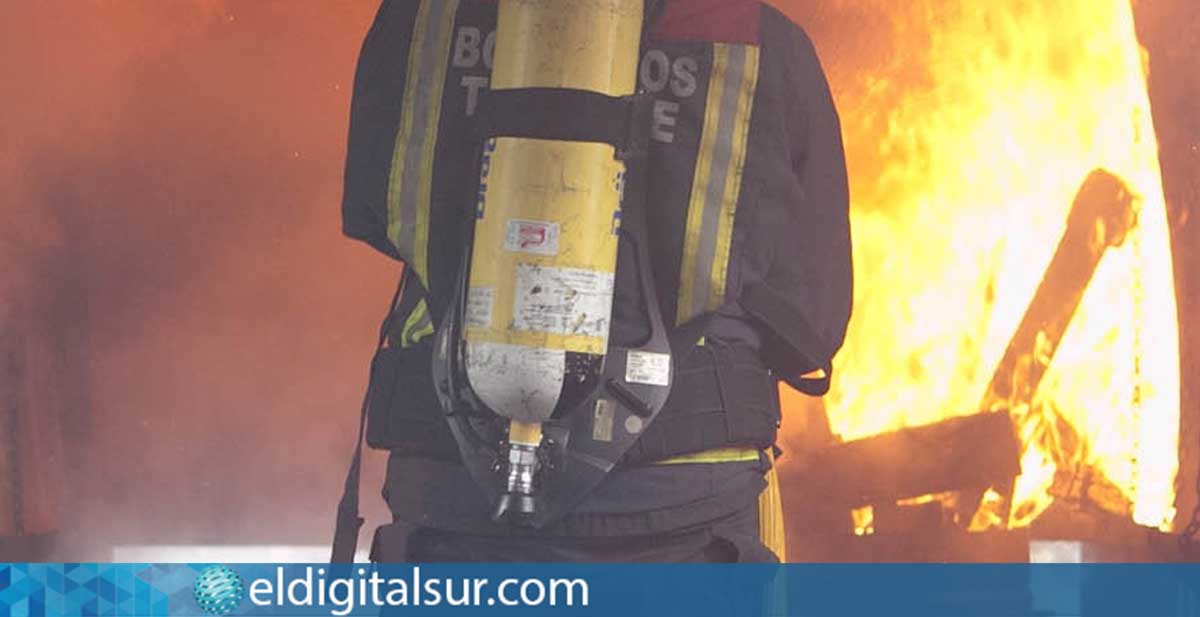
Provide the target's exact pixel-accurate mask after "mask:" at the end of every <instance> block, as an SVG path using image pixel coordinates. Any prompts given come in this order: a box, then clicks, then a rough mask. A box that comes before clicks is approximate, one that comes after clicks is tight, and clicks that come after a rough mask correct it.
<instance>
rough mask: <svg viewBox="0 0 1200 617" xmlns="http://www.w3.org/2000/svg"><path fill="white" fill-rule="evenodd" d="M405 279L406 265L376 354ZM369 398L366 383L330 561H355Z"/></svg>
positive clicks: (384, 340)
mask: <svg viewBox="0 0 1200 617" xmlns="http://www.w3.org/2000/svg"><path fill="white" fill-rule="evenodd" d="M407 279H408V268H405V269H404V270H403V271H402V272H401V273H400V282H399V283H398V284H397V285H396V293H395V294H393V295H392V303H391V304H389V305H388V312H387V315H386V316H385V317H384V318H383V322H382V323H381V324H380V325H379V340H378V342H377V343H376V344H375V357H378V352H379V350H380V349H382V348H383V346H384V343H385V342H386V341H387V337H388V332H390V331H391V328H392V320H393V319H395V315H396V306H397V304H398V303H399V302H400V298H401V297H402V296H403V295H404V284H405V282H406V281H407ZM371 368H372V371H371V373H372V374H373V373H374V368H375V359H374V358H372V360H371ZM370 398H371V386H370V383H369V382H368V385H367V392H366V394H365V395H364V396H363V401H362V410H361V413H360V417H359V420H358V437H357V438H356V439H355V440H354V456H353V457H352V458H351V459H350V470H349V471H348V472H346V483H345V486H344V488H343V489H342V499H341V501H339V502H338V507H337V523H336V525H335V527H334V531H333V554H332V556H331V557H330V563H354V553H355V552H357V551H358V532H359V530H361V529H362V524H363V518H362V517H361V516H359V512H358V502H359V499H358V489H359V484H360V481H361V478H362V453H363V436H364V434H365V433H366V429H367V401H369V400H370Z"/></svg>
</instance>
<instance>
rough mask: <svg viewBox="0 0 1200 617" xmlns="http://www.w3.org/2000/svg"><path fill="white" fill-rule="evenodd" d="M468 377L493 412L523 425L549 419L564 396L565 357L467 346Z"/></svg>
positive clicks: (485, 345) (544, 351)
mask: <svg viewBox="0 0 1200 617" xmlns="http://www.w3.org/2000/svg"><path fill="white" fill-rule="evenodd" d="M466 365H467V377H468V378H469V379H470V381H471V388H472V389H474V390H475V394H476V395H478V396H479V398H480V400H482V401H483V402H484V403H485V404H486V405H487V406H488V407H489V408H491V410H492V411H494V412H496V413H497V414H500V415H502V416H504V417H506V418H513V419H516V420H521V421H523V422H544V421H546V420H548V419H550V414H552V413H553V412H554V407H555V405H557V404H558V395H559V393H561V392H562V386H563V375H564V373H565V367H566V353H565V352H562V351H558V350H554V349H545V348H542V347H524V346H521V345H503V344H500V343H483V342H477V343H468V344H467V354H466Z"/></svg>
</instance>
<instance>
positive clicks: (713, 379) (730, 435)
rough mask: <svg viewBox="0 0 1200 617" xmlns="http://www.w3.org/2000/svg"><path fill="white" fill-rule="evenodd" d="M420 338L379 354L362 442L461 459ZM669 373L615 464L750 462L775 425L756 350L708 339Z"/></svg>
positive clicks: (772, 394) (773, 396)
mask: <svg viewBox="0 0 1200 617" xmlns="http://www.w3.org/2000/svg"><path fill="white" fill-rule="evenodd" d="M429 353H430V349H429V345H427V341H421V343H420V344H417V345H414V346H411V347H408V348H404V349H401V348H399V347H393V348H388V349H381V350H380V353H379V357H378V358H377V359H376V362H375V364H374V366H373V369H374V370H373V371H372V375H371V381H372V384H371V387H370V388H369V392H370V395H369V397H368V398H369V405H368V407H369V418H368V428H367V443H368V445H370V446H371V447H372V448H375V449H379V450H392V451H396V452H399V453H402V454H406V455H412V456H421V457H428V458H436V459H440V460H447V461H461V457H460V454H459V451H458V448H457V447H456V446H455V445H454V439H453V437H452V436H451V434H450V428H449V426H448V425H447V424H446V422H445V420H444V419H443V418H442V417H441V414H440V413H439V412H438V410H437V406H436V404H435V402H436V401H435V399H434V395H433V385H432V378H431V377H430V376H429V372H428V371H429V359H428V358H429V355H428V354H429ZM686 356H687V357H686V359H685V360H684V361H683V362H682V363H681V366H679V367H677V368H676V371H675V384H674V387H673V388H672V389H671V396H670V397H669V398H668V399H667V403H666V405H665V406H664V408H663V410H662V412H660V413H659V416H658V418H657V419H656V420H655V421H654V423H653V424H651V425H650V427H649V428H648V429H646V432H645V434H643V435H642V437H641V438H640V439H639V440H638V442H637V443H635V444H634V446H633V448H631V449H630V451H629V453H628V454H627V455H626V457H625V459H624V460H623V461H622V464H625V465H646V464H652V463H664V462H666V463H714V462H734V461H742V460H754V459H755V458H756V457H757V453H756V451H757V450H759V449H762V448H767V447H770V446H771V445H773V444H774V441H775V431H776V429H777V428H778V426H779V398H778V394H777V390H776V385H775V380H774V378H773V377H772V376H771V375H770V374H769V373H768V372H767V370H766V369H765V368H764V367H763V366H762V362H761V360H760V359H759V357H758V354H757V352H755V351H754V350H753V349H750V348H749V347H746V346H744V345H726V344H721V343H719V342H716V341H711V342H709V343H707V344H704V345H698V346H697V347H696V348H695V349H693V350H692V352H691V353H689V354H686Z"/></svg>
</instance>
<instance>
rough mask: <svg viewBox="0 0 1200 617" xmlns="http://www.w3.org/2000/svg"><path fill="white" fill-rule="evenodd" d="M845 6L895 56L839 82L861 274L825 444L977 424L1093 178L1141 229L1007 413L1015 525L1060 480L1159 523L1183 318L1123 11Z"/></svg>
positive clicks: (1173, 457) (1067, 1)
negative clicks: (973, 419) (872, 22)
mask: <svg viewBox="0 0 1200 617" xmlns="http://www.w3.org/2000/svg"><path fill="white" fill-rule="evenodd" d="M843 4H847V5H848V4H854V5H855V6H856V7H860V8H861V7H862V6H863V5H864V4H865V5H867V6H868V8H870V9H872V10H876V11H879V12H880V13H882V14H885V15H887V16H888V17H889V18H890V19H891V25H892V27H893V28H894V33H893V34H894V35H895V37H896V40H898V41H899V42H900V43H899V47H898V48H897V53H892V54H889V55H888V56H887V61H886V62H884V63H883V64H882V65H878V64H877V65H873V66H858V67H855V68H854V70H850V71H846V70H843V71H841V72H840V73H839V72H837V71H834V72H831V77H832V78H833V79H832V86H833V89H834V93H835V96H836V97H837V99H838V103H839V107H840V110H841V113H842V120H843V125H844V126H843V128H844V133H845V136H846V146H847V160H848V161H849V163H850V172H851V192H852V195H853V203H852V220H853V232H854V259H855V274H856V281H855V286H856V292H855V305H854V306H855V313H854V317H853V320H852V322H851V326H850V332H849V335H848V339H847V342H846V346H845V348H844V349H843V351H842V352H841V354H840V355H839V356H838V358H837V362H836V364H837V369H838V370H837V372H836V375H837V378H836V380H835V383H834V388H833V390H832V392H831V393H830V395H829V397H828V399H827V406H828V409H829V416H830V422H831V424H832V426H833V429H834V431H835V432H837V433H839V434H840V435H841V436H842V437H843V438H845V439H853V438H859V437H865V436H869V435H872V434H876V433H879V432H883V431H887V430H894V429H898V428H901V427H904V426H909V425H918V424H925V423H930V422H936V421H938V420H941V419H945V418H947V417H951V416H955V415H964V414H972V413H977V412H979V411H982V410H980V409H979V401H980V399H981V398H982V395H983V393H984V389H985V388H986V386H987V385H988V382H989V380H990V378H991V376H992V372H993V371H994V370H995V367H996V365H997V363H998V361H999V360H1000V358H1001V356H1002V355H1003V353H1004V351H1005V348H1006V346H1007V344H1008V341H1009V339H1010V337H1011V336H1012V334H1013V332H1014V330H1015V329H1016V327H1017V325H1018V323H1019V322H1020V320H1021V318H1022V316H1023V314H1024V311H1025V308H1026V307H1027V306H1028V304H1029V301H1030V299H1031V298H1032V296H1033V294H1034V291H1035V289H1036V287H1037V285H1038V284H1039V282H1040V281H1041V278H1042V273H1043V272H1044V270H1045V268H1046V266H1047V264H1048V263H1049V261H1050V258H1051V255H1052V254H1053V252H1054V250H1055V247H1056V246H1057V244H1058V242H1059V239H1060V237H1061V236H1062V234H1063V230H1064V226H1065V222H1066V214H1067V211H1068V209H1069V207H1070V205H1071V203H1072V200H1073V198H1074V196H1075V193H1076V191H1078V189H1079V187H1080V185H1081V184H1082V182H1083V180H1084V178H1085V177H1087V175H1088V173H1089V172H1090V171H1091V170H1093V169H1096V168H1103V169H1106V170H1108V171H1110V172H1112V173H1113V174H1115V175H1117V176H1119V177H1121V178H1122V179H1123V180H1124V181H1125V182H1126V183H1127V185H1128V186H1129V187H1130V188H1131V189H1132V190H1133V192H1134V193H1135V194H1136V197H1137V202H1136V205H1135V207H1136V208H1137V211H1138V212H1137V214H1138V222H1137V225H1136V227H1135V228H1134V229H1133V230H1132V231H1131V233H1130V235H1129V237H1128V239H1127V240H1126V242H1125V243H1124V244H1123V245H1122V246H1120V247H1118V248H1113V249H1109V250H1108V252H1107V253H1106V254H1105V256H1104V258H1103V260H1102V261H1101V263H1100V266H1099V268H1098V270H1097V271H1096V274H1095V276H1094V277H1093V279H1092V281H1091V284H1090V285H1089V287H1088V289H1087V291H1086V293H1085V295H1084V298H1083V301H1082V304H1081V305H1080V307H1079V310H1078V311H1077V312H1076V314H1075V316H1074V318H1073V320H1072V322H1071V325H1070V326H1069V327H1068V329H1067V332H1066V334H1065V336H1064V338H1063V340H1062V342H1061V344H1060V346H1059V347H1058V350H1057V353H1056V355H1055V356H1054V358H1053V361H1052V362H1051V364H1050V366H1049V369H1048V371H1047V373H1046V375H1045V378H1044V380H1043V381H1042V383H1041V385H1040V387H1039V389H1038V390H1037V391H1036V394H1035V396H1034V399H1033V401H1032V404H1031V405H1025V406H1023V407H1022V408H1015V409H1012V410H1011V411H1012V413H1013V416H1014V418H1015V419H1016V420H1017V421H1018V434H1019V436H1020V438H1021V440H1022V443H1023V444H1024V446H1025V450H1024V454H1023V456H1022V461H1021V462H1022V469H1023V471H1024V473H1023V475H1022V476H1021V477H1020V478H1019V479H1018V482H1017V487H1016V495H1015V500H1014V501H1015V508H1014V510H1013V517H1012V519H1010V520H1009V521H1008V523H1009V524H1010V525H1013V526H1019V525H1025V524H1028V523H1030V522H1031V521H1032V520H1034V519H1035V518H1036V517H1037V516H1038V514H1040V513H1041V512H1042V511H1043V510H1044V509H1045V508H1046V507H1048V506H1049V504H1050V503H1051V502H1052V501H1053V497H1052V496H1051V495H1050V488H1051V485H1052V484H1053V483H1054V480H1055V473H1056V471H1058V472H1059V473H1060V475H1061V474H1068V475H1069V474H1074V473H1078V472H1079V471H1080V470H1081V469H1088V470H1093V471H1095V472H1097V473H1098V474H1100V475H1102V476H1103V477H1104V478H1105V479H1107V481H1108V482H1109V483H1111V484H1112V485H1113V486H1115V487H1116V489H1117V491H1118V492H1119V494H1120V495H1122V496H1123V497H1124V498H1125V499H1126V500H1127V505H1128V510H1129V512H1128V514H1131V515H1132V517H1133V520H1135V521H1136V522H1138V523H1140V524H1143V525H1148V526H1153V527H1160V528H1164V529H1167V528H1169V527H1170V525H1171V521H1172V519H1173V518H1174V498H1175V492H1174V486H1173V484H1174V479H1175V474H1176V472H1177V467H1178V457H1177V444H1178V437H1179V436H1178V428H1179V371H1178V366H1179V363H1178V331H1177V316H1176V306H1175V296H1174V289H1173V282H1172V280H1173V279H1172V264H1171V254H1170V245H1169V240H1168V229H1167V222H1166V208H1165V202H1164V198H1163V191H1162V180H1161V172H1160V170H1159V166H1158V159H1157V143H1156V139H1155V135H1154V131H1153V126H1152V122H1151V115H1150V103H1149V98H1148V94H1147V86H1146V74H1145V70H1144V66H1143V58H1142V55H1141V49H1140V47H1139V45H1138V42H1137V39H1136V35H1135V32H1134V24H1133V14H1132V9H1131V6H1130V4H1129V2H1128V1H1127V0H1061V1H1060V2H1054V3H1035V2H1025V1H1021V0H1002V1H999V2H989V3H979V2H975V1H974V0H945V1H938V0H920V1H916V2H904V3H894V2H890V1H888V2H885V1H883V0H868V1H866V2H862V1H858V2H853V3H849V2H844V3H843ZM1034 353H1039V352H1038V351H1037V350H1035V351H1034ZM1064 425H1065V426H1067V427H1069V428H1070V429H1071V430H1070V433H1071V434H1072V435H1073V438H1070V439H1067V438H1063V437H1062V435H1061V434H1060V432H1059V431H1058V430H1057V429H1058V427H1062V426H1064ZM785 426H786V425H785ZM990 501H993V502H994V501H996V500H995V499H994V497H993V498H992V499H991V500H990ZM1118 501H1119V500H1118ZM1101 505H1103V504H1101ZM1106 507H1114V508H1115V506H1106ZM1118 509H1119V508H1118ZM858 518H860V520H865V518H863V517H861V515H860V516H859V517H858ZM978 523H979V519H977V525H978Z"/></svg>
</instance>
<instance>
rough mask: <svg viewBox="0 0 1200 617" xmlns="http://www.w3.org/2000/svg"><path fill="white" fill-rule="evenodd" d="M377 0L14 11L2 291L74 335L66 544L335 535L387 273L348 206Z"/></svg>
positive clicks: (7, 89) (370, 482)
mask: <svg viewBox="0 0 1200 617" xmlns="http://www.w3.org/2000/svg"><path fill="white" fill-rule="evenodd" d="M374 9H375V4H374V3H372V2H322V3H315V2H290V1H260V0H243V1H232V0H231V1H229V2H183V1H172V2H160V1H157V0H140V1H128V2H109V1H99V0H96V1H83V0H55V1H46V2H20V3H13V5H12V6H9V7H7V8H6V13H7V16H6V19H5V20H4V23H3V25H0V48H3V49H0V72H2V74H3V76H4V79H3V80H2V81H0V83H3V84H4V85H3V88H4V91H3V92H4V94H3V99H4V114H3V116H4V117H3V119H2V120H0V133H2V135H3V137H0V186H3V187H4V190H3V195H2V196H0V200H2V201H0V204H2V211H3V212H2V213H3V217H2V221H0V258H2V259H3V261H2V262H0V263H3V264H4V265H3V266H0V272H2V273H3V274H2V275H0V291H2V292H3V297H6V298H8V301H9V302H11V301H13V300H14V299H15V298H18V297H20V298H21V301H22V302H34V303H35V304H36V312H37V314H38V315H39V317H38V319H39V320H42V321H46V322H48V325H49V327H48V328H45V330H46V331H48V332H49V334H48V336H51V337H53V338H54V342H53V343H54V347H55V348H56V349H59V350H61V351H62V355H63V362H62V364H63V368H62V370H61V371H60V372H59V375H58V376H57V378H58V380H59V383H60V386H61V389H62V391H64V392H67V393H68V394H66V395H65V397H66V399H67V400H68V401H70V403H68V404H65V405H62V406H61V407H62V409H61V410H60V412H61V421H62V424H63V425H64V433H65V436H66V442H67V443H66V447H67V451H68V457H67V463H66V471H67V473H66V476H67V482H66V486H65V495H64V499H63V502H62V505H63V508H62V510H63V513H64V514H63V532H62V534H61V536H60V541H59V544H58V548H57V550H56V555H55V556H56V557H57V558H61V559H84V558H89V557H90V558H96V559H107V558H108V556H107V555H106V554H105V551H106V550H107V548H106V547H107V546H109V545H112V544H128V543H151V544H153V543H171V544H179V543H191V542H196V543H221V544H226V543H241V542H252V543H256V544H263V543H302V544H323V543H326V542H327V541H328V540H329V537H330V533H331V523H332V514H333V508H334V505H335V502H336V498H337V494H338V491H339V490H340V485H341V478H340V476H342V474H344V473H345V465H346V463H347V459H348V456H349V452H350V446H351V443H352V441H353V432H354V430H355V429H356V421H357V413H358V401H359V398H360V396H361V390H362V388H363V386H364V383H365V374H366V368H367V362H368V360H369V355H370V351H371V346H372V344H373V336H374V335H373V333H372V330H373V329H374V328H375V324H376V323H377V321H378V319H379V318H380V317H381V311H382V309H383V308H384V305H385V304H386V302H387V297H388V293H389V290H390V287H391V285H392V280H393V277H394V275H395V266H394V265H393V264H391V263H389V262H388V260H386V259H385V258H383V257H377V256H376V255H374V254H372V253H371V252H370V251H369V250H367V249H366V248H362V247H359V246H358V245H356V244H354V243H351V242H349V241H346V240H344V239H342V238H341V236H340V221H339V218H338V205H339V199H340V195H341V171H342V170H341V167H342V162H343V157H344V141H345V127H346V118H347V110H348V104H349V97H350V86H351V83H352V78H353V68H354V60H355V57H356V54H357V51H358V46H359V44H360V42H361V38H362V35H363V33H365V31H366V28H367V26H368V25H369V22H370V18H371V16H372V14H373V12H374ZM375 466H376V467H378V462H376V464H375ZM375 476H378V474H375ZM379 483H380V480H379V478H378V477H369V478H368V479H367V480H366V485H365V486H366V489H365V490H366V495H367V499H366V501H367V502H368V508H369V510H370V512H371V515H372V516H373V517H374V518H376V519H378V518H379V517H381V516H382V509H381V506H380V504H379V503H378V502H379V500H378V499H376V498H373V497H374V496H375V495H377V494H378V490H377V489H378V487H379Z"/></svg>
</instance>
